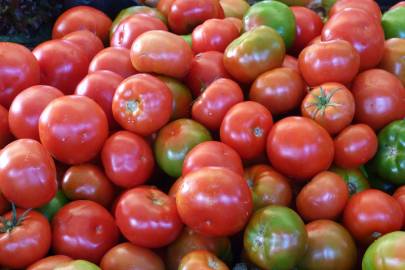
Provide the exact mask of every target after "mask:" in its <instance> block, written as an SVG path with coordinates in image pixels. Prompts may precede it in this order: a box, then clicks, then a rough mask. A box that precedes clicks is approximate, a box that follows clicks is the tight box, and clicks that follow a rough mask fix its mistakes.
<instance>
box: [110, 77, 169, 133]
mask: <svg viewBox="0 0 405 270" xmlns="http://www.w3.org/2000/svg"><path fill="white" fill-rule="evenodd" d="M172 103H173V95H172V93H171V91H170V89H169V88H168V87H167V86H166V84H164V83H163V82H162V81H161V80H159V79H158V78H156V77H154V76H152V75H149V74H136V75H133V76H131V77H129V78H128V79H126V80H124V81H123V82H122V83H121V84H120V85H119V86H118V88H117V90H116V91H115V94H114V98H113V102H112V112H113V116H114V119H115V120H116V121H117V122H118V124H120V125H121V126H122V127H123V128H125V129H126V130H129V131H132V132H135V133H137V134H140V135H143V136H146V135H150V134H152V133H154V132H156V131H157V130H159V129H160V128H161V127H163V126H164V125H165V124H166V123H167V122H168V121H169V120H170V116H171V113H172Z"/></svg>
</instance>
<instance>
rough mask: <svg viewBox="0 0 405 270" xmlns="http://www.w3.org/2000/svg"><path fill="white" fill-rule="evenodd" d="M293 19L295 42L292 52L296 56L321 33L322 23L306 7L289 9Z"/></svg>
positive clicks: (316, 15) (317, 16) (319, 18)
mask: <svg viewBox="0 0 405 270" xmlns="http://www.w3.org/2000/svg"><path fill="white" fill-rule="evenodd" d="M291 11H292V12H293V14H294V17H295V24H296V28H295V40H294V43H293V45H292V48H291V49H292V51H294V52H295V53H296V54H298V53H299V52H300V51H302V49H304V48H305V47H306V46H307V45H308V43H309V42H310V41H311V40H313V39H314V38H315V37H317V36H319V35H320V34H321V32H322V27H323V22H322V20H321V17H319V15H318V14H316V13H315V12H314V11H312V10H311V9H309V8H306V7H297V6H295V7H291Z"/></svg>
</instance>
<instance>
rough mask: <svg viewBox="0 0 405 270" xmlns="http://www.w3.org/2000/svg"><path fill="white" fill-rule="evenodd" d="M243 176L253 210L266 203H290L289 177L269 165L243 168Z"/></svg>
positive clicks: (286, 204) (284, 204) (266, 204)
mask: <svg viewBox="0 0 405 270" xmlns="http://www.w3.org/2000/svg"><path fill="white" fill-rule="evenodd" d="M244 177H245V179H246V181H247V183H248V185H249V187H250V190H251V192H252V198H253V207H254V210H255V211H256V210H258V209H259V208H262V207H265V206H268V205H283V206H289V205H290V203H291V199H292V189H291V186H290V183H289V179H287V178H286V177H285V176H284V175H282V174H280V173H278V172H276V171H275V170H274V169H273V168H271V167H270V166H267V165H262V164H259V165H254V166H252V167H250V168H247V169H246V170H245V173H244Z"/></svg>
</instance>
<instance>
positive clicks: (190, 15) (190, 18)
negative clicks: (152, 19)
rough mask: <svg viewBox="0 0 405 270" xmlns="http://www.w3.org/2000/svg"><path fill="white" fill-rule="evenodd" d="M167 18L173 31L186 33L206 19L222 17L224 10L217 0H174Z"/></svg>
mask: <svg viewBox="0 0 405 270" xmlns="http://www.w3.org/2000/svg"><path fill="white" fill-rule="evenodd" d="M167 18H168V21H169V26H170V29H171V30H172V31H173V32H174V33H176V34H188V33H191V32H192V31H193V29H194V27H196V26H197V25H200V24H201V23H203V22H205V21H206V20H208V19H211V18H219V19H222V18H224V11H223V9H222V7H221V5H220V3H219V0H194V1H188V0H174V1H172V4H171V6H170V11H169V13H168V15H167Z"/></svg>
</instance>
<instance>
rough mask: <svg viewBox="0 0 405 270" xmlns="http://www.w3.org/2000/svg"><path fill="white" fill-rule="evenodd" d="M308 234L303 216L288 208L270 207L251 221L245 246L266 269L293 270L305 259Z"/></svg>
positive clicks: (254, 259) (254, 260)
mask: <svg viewBox="0 0 405 270" xmlns="http://www.w3.org/2000/svg"><path fill="white" fill-rule="evenodd" d="M307 241H308V235H307V231H306V229H305V224H304V222H303V221H302V219H301V218H300V216H299V215H298V214H297V213H295V212H294V211H293V210H291V209H290V208H288V207H284V206H274V205H272V206H267V207H265V208H261V209H260V210H258V211H257V212H256V213H255V214H254V215H253V216H252V218H251V219H250V221H249V224H248V225H247V227H246V230H245V235H244V241H243V243H244V247H245V251H246V254H247V256H248V258H249V260H250V261H252V262H253V263H255V264H256V265H257V266H259V267H261V268H263V269H265V270H274V269H277V270H291V269H293V268H294V267H295V266H296V265H297V264H298V262H299V261H300V260H301V259H302V258H303V256H304V254H305V251H306V248H307Z"/></svg>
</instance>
